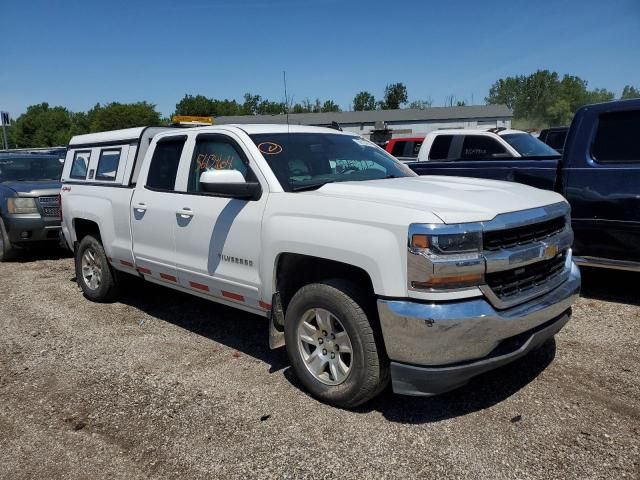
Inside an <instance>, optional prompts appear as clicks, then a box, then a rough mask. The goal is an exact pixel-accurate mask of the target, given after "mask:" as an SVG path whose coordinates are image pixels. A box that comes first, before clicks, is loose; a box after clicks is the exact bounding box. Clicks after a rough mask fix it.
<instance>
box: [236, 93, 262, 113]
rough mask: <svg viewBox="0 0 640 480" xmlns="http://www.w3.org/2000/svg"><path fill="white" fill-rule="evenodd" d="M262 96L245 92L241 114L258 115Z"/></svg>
mask: <svg viewBox="0 0 640 480" xmlns="http://www.w3.org/2000/svg"><path fill="white" fill-rule="evenodd" d="M261 101H262V97H261V96H260V95H251V94H250V93H245V94H244V103H243V104H242V105H241V106H240V114H241V115H258V108H259V106H260V102H261Z"/></svg>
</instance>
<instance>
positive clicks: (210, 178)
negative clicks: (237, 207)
mask: <svg viewBox="0 0 640 480" xmlns="http://www.w3.org/2000/svg"><path fill="white" fill-rule="evenodd" d="M200 188H201V190H202V191H203V192H205V193H209V194H211V195H218V196H221V197H228V198H243V199H246V200H257V199H258V198H260V193H261V192H262V190H261V189H260V184H259V183H258V182H247V181H246V180H245V179H244V177H243V176H242V174H241V173H240V172H239V171H238V170H206V171H204V172H202V173H201V174H200Z"/></svg>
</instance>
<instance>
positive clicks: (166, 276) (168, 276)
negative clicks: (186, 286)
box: [160, 273, 178, 282]
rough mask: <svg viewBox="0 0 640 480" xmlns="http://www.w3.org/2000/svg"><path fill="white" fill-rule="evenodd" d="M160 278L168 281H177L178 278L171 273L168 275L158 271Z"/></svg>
mask: <svg viewBox="0 0 640 480" xmlns="http://www.w3.org/2000/svg"><path fill="white" fill-rule="evenodd" d="M160 278H162V279H163V280H169V281H170V282H177V281H178V279H177V278H176V277H174V276H173V275H169V274H168V273H160Z"/></svg>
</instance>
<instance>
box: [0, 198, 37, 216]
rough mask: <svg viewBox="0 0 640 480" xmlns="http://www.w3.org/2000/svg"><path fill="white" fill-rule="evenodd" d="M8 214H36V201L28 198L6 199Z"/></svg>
mask: <svg viewBox="0 0 640 480" xmlns="http://www.w3.org/2000/svg"><path fill="white" fill-rule="evenodd" d="M7 211H8V212H9V213H38V207H37V206H36V199H35V198H30V197H13V198H8V199H7Z"/></svg>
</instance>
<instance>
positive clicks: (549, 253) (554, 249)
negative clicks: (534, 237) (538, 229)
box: [544, 245, 558, 258]
mask: <svg viewBox="0 0 640 480" xmlns="http://www.w3.org/2000/svg"><path fill="white" fill-rule="evenodd" d="M557 254H558V246H557V245H547V246H546V247H545V249H544V256H545V258H553V257H555V256H556V255H557Z"/></svg>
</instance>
